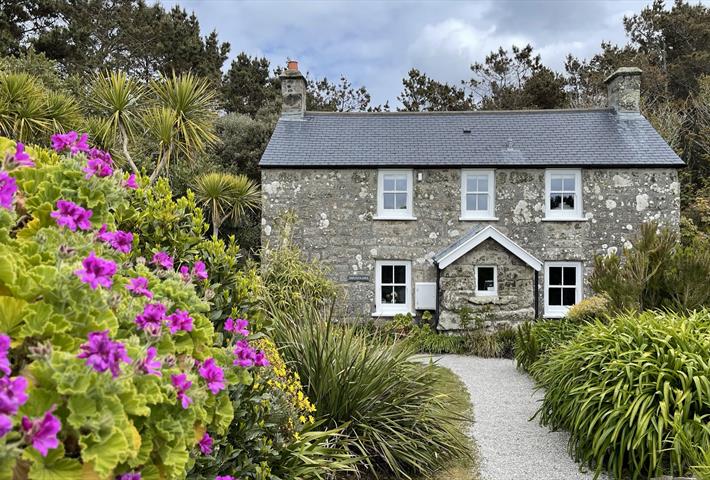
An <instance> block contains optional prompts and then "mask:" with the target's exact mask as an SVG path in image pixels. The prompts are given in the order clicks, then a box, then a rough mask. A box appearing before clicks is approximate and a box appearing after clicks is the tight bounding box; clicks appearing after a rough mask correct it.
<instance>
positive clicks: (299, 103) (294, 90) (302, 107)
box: [281, 60, 306, 119]
mask: <svg viewBox="0 0 710 480" xmlns="http://www.w3.org/2000/svg"><path fill="white" fill-rule="evenodd" d="M281 99H282V105H281V116H282V117H287V118H293V119H299V118H303V113H304V112H305V111H306V78H305V77H304V76H303V74H302V73H301V72H300V71H299V70H298V62H297V61H295V60H289V61H288V63H287V66H286V70H284V71H283V73H282V74H281Z"/></svg>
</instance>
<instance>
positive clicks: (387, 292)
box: [382, 285, 395, 303]
mask: <svg viewBox="0 0 710 480" xmlns="http://www.w3.org/2000/svg"><path fill="white" fill-rule="evenodd" d="M394 300H395V295H394V287H392V286H391V285H383V286H382V303H394Z"/></svg>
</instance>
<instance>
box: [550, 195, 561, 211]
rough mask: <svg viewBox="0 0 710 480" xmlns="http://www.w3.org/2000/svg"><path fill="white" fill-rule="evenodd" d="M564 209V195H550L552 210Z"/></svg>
mask: <svg viewBox="0 0 710 480" xmlns="http://www.w3.org/2000/svg"><path fill="white" fill-rule="evenodd" d="M561 209H562V195H550V210H561Z"/></svg>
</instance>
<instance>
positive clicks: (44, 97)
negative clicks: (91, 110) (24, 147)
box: [0, 73, 81, 142]
mask: <svg viewBox="0 0 710 480" xmlns="http://www.w3.org/2000/svg"><path fill="white" fill-rule="evenodd" d="M80 117H81V112H80V110H79V106H78V105H77V104H76V102H75V101H74V99H72V98H71V97H68V96H66V95H64V94H61V93H52V92H49V91H48V90H47V89H46V88H44V86H43V85H42V84H41V83H39V82H38V81H37V80H35V79H34V78H33V77H32V76H31V75H28V74H26V73H5V74H2V75H0V133H2V134H3V135H6V136H8V137H13V138H15V139H17V140H20V141H23V142H27V141H32V140H34V139H37V138H41V137H44V136H48V135H49V134H50V133H54V132H55V131H61V130H67V129H69V128H72V127H73V126H75V125H77V124H78V122H79V119H80Z"/></svg>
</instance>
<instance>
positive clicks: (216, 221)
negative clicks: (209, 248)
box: [194, 172, 261, 237]
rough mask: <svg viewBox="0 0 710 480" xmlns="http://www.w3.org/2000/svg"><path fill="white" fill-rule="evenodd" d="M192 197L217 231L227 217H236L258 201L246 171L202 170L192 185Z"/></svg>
mask: <svg viewBox="0 0 710 480" xmlns="http://www.w3.org/2000/svg"><path fill="white" fill-rule="evenodd" d="M194 189H195V198H196V199H197V202H198V203H199V204H200V205H202V207H203V208H204V209H205V211H206V212H207V215H208V216H209V218H210V221H211V222H212V234H213V235H214V236H215V237H217V236H218V235H219V227H220V226H221V225H222V223H224V222H225V221H227V220H231V221H232V222H236V221H238V220H239V219H240V218H242V217H243V216H244V214H245V213H246V212H247V210H254V209H255V208H257V206H258V205H259V201H260V198H261V196H260V193H259V187H258V185H257V184H256V183H255V182H254V181H252V180H250V179H249V178H248V177H246V176H245V175H232V174H230V173H217V172H214V173H205V174H203V175H200V176H199V177H198V178H197V181H196V182H195V185H194Z"/></svg>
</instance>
